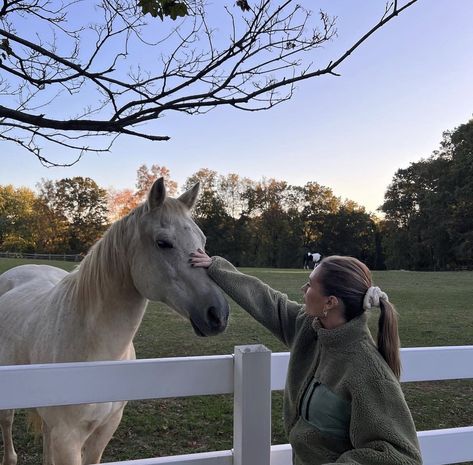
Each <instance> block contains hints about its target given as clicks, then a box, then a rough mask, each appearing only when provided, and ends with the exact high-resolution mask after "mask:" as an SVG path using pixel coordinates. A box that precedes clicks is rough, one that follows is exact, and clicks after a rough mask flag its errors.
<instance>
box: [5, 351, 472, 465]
mask: <svg viewBox="0 0 473 465" xmlns="http://www.w3.org/2000/svg"><path fill="white" fill-rule="evenodd" d="M401 360H402V364H403V375H402V378H401V380H402V381H404V382H406V381H430V380H444V379H445V380H448V379H470V378H473V362H472V361H473V346H451V347H430V348H423V347H420V348H409V349H402V350H401ZM288 362H289V353H288V352H281V353H276V354H272V355H271V352H270V351H268V350H267V349H266V348H265V347H264V346H237V347H236V348H235V357H233V356H231V355H223V356H209V357H176V358H163V359H149V360H136V361H122V362H87V363H74V364H46V365H27V366H20V365H16V366H6V367H0V393H1V396H0V409H8V408H28V407H37V406H49V405H69V404H78V403H90V402H106V401H114V400H138V399H152V398H162V397H180V396H192V395H205V394H225V393H232V392H235V412H234V419H235V421H234V440H235V443H234V446H235V450H234V451H233V452H232V451H219V452H208V453H204V454H190V455H181V456H173V457H160V458H153V459H143V460H133V461H129V462H114V464H119V463H120V464H121V465H164V464H176V465H177V464H179V465H230V464H232V465H233V463H234V464H235V465H254V464H257V465H266V464H270V465H291V463H292V452H291V447H290V445H289V444H285V445H278V446H272V447H271V448H270V447H269V444H270V434H271V429H270V428H271V425H270V422H271V397H270V390H280V389H283V388H284V382H285V378H286V372H287V366H288ZM418 436H419V441H420V444H421V449H422V454H423V458H424V465H444V464H445V465H446V464H452V463H461V462H465V461H472V460H473V445H472V444H473V426H469V427H463V428H452V429H444V430H432V431H421V432H419V433H418ZM233 455H234V459H235V460H233ZM255 457H256V458H255ZM110 465H112V464H110Z"/></svg>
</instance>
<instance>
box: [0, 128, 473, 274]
mask: <svg viewBox="0 0 473 465" xmlns="http://www.w3.org/2000/svg"><path fill="white" fill-rule="evenodd" d="M160 176H163V177H164V178H165V180H166V185H167V186H168V189H169V191H170V193H171V194H172V195H176V194H178V193H179V192H178V189H177V187H178V186H177V184H176V183H175V182H174V181H173V180H172V179H171V176H170V173H169V170H168V169H167V168H166V167H160V166H157V165H153V166H152V167H151V168H148V167H147V166H146V165H143V166H141V167H140V168H139V169H138V171H137V181H136V186H135V189H134V190H132V189H125V190H122V191H116V190H109V191H107V190H105V189H102V188H100V187H99V186H98V185H97V184H96V183H95V182H94V181H93V180H92V179H90V178H81V177H75V178H70V179H62V180H59V181H49V180H42V181H41V183H39V185H38V191H37V193H35V192H33V191H32V190H30V189H26V188H13V187H12V186H0V250H2V251H23V252H30V251H31V252H32V251H34V252H38V253H43V252H45V253H85V252H86V251H87V250H88V248H89V247H90V246H91V245H92V244H93V243H94V242H95V241H96V240H97V239H98V238H99V237H100V236H101V235H102V234H103V232H104V231H105V229H106V228H107V227H108V225H109V224H110V222H111V221H114V220H116V219H117V218H119V217H121V216H123V215H124V214H126V213H127V212H128V211H130V210H131V209H132V208H133V207H134V206H136V205H137V204H138V203H139V202H141V201H143V200H144V196H145V195H146V192H147V191H148V189H149V187H150V186H151V184H152V182H153V181H154V180H155V179H156V178H158V177H160ZM197 181H199V182H200V183H201V195H200V199H199V202H198V204H197V205H196V208H195V210H194V217H195V220H196V222H197V223H198V224H199V225H200V226H201V228H202V229H203V231H204V232H205V233H206V235H207V238H208V243H207V249H208V251H209V253H211V254H220V255H224V256H225V257H227V258H229V259H230V260H231V261H233V262H234V263H235V264H236V265H239V266H269V267H301V266H302V257H303V254H304V253H305V252H308V251H309V252H319V253H322V254H323V255H331V254H342V255H352V256H355V257H358V258H360V259H361V260H362V261H364V262H365V263H367V264H368V266H370V267H371V268H373V269H383V268H386V267H387V268H396V269H399V268H404V269H422V270H438V269H458V268H473V121H470V122H469V123H467V124H465V125H462V126H460V127H459V128H457V129H456V130H454V131H453V132H450V133H445V134H444V138H443V141H442V143H441V146H440V149H439V150H438V151H436V152H435V153H434V154H433V155H432V156H431V157H430V158H429V159H426V160H422V161H420V162H416V163H412V164H411V165H410V166H409V167H408V168H406V169H400V170H398V171H397V173H396V174H395V176H394V179H393V181H392V183H391V184H390V186H389V187H388V188H387V191H386V194H385V201H384V203H383V205H382V206H381V208H380V211H382V212H384V214H385V217H384V219H382V220H381V219H379V218H377V217H376V216H375V215H373V214H371V213H368V212H366V211H365V209H364V207H362V206H360V205H357V204H356V203H355V202H353V201H350V200H342V199H340V198H339V197H337V196H336V195H334V193H333V192H332V190H331V189H330V188H328V187H324V186H321V185H320V184H318V183H316V182H309V183H307V184H305V185H304V186H292V185H289V184H287V183H286V182H284V181H279V180H275V179H263V180H261V181H253V180H251V179H247V178H242V177H240V176H238V175H237V174H229V175H226V176H222V175H219V174H218V173H216V172H215V171H212V170H209V169H202V170H199V171H198V172H197V173H195V174H194V175H192V176H190V177H189V178H188V179H187V180H186V182H185V184H184V186H183V188H182V190H185V189H187V188H189V187H191V186H192V185H193V184H194V183H195V182H197Z"/></svg>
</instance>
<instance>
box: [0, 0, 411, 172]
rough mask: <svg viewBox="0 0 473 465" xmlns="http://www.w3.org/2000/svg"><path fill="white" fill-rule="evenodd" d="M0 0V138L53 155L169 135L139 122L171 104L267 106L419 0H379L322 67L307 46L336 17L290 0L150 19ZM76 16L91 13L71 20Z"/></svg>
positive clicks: (111, 5)
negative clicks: (353, 37) (366, 21)
mask: <svg viewBox="0 0 473 465" xmlns="http://www.w3.org/2000/svg"><path fill="white" fill-rule="evenodd" d="M2 1H3V4H2V5H1V7H0V93H1V94H2V95H3V96H6V98H2V104H1V105H0V140H4V141H9V142H16V143H18V144H19V145H20V146H21V147H23V148H25V149H26V150H28V151H29V152H31V153H32V154H33V155H35V156H36V157H38V159H39V160H40V161H41V162H42V163H44V164H55V163H52V162H50V161H49V160H48V156H47V155H45V154H44V153H43V152H44V151H45V150H47V148H48V147H49V145H50V144H51V143H52V144H58V145H60V146H62V147H64V148H65V149H67V150H72V151H77V152H78V153H79V157H78V159H80V157H81V156H82V154H83V153H85V152H87V151H108V150H110V147H111V144H106V145H105V146H104V147H100V146H95V144H93V145H92V146H89V145H88V144H86V143H84V141H86V140H88V139H93V140H94V141H95V142H96V140H97V138H98V136H101V135H102V136H103V137H106V136H107V135H109V136H110V135H112V136H114V137H113V140H115V138H116V136H118V135H121V134H125V135H131V136H134V137H140V138H145V139H148V140H152V141H165V140H168V139H169V137H168V136H166V135H156V134H153V133H150V132H149V131H147V130H146V126H142V125H143V123H146V122H148V121H152V120H155V119H157V118H159V117H160V116H162V115H163V114H165V113H169V112H170V111H177V112H184V113H188V114H199V113H200V114H202V113H206V112H207V111H209V110H211V109H213V108H216V107H219V106H224V105H226V106H233V107H235V108H238V109H242V110H247V111H260V110H266V109H269V108H272V107H273V106H275V105H278V104H280V103H282V102H284V101H286V100H288V99H290V98H291V97H292V95H293V92H294V89H295V85H296V84H297V83H298V82H301V81H304V80H307V79H312V78H316V77H318V76H322V75H333V76H338V75H339V73H338V69H339V67H340V65H341V64H342V63H344V62H345V61H346V60H347V59H348V58H349V57H350V55H351V54H352V53H353V52H355V51H356V50H357V49H358V48H359V47H360V46H361V45H362V44H363V43H365V42H366V41H367V40H368V39H369V38H370V37H371V36H372V35H373V34H375V32H376V31H378V30H379V29H380V28H382V27H383V26H384V25H385V24H386V23H388V22H389V21H391V20H393V19H394V18H395V17H397V16H398V15H399V14H400V13H402V12H403V11H405V10H406V9H407V8H409V7H410V6H411V5H413V4H414V3H415V2H416V1H417V0H406V1H405V2H400V1H398V0H394V1H391V2H389V3H386V5H385V8H384V9H383V10H382V11H380V19H379V21H378V22H377V23H376V24H374V25H373V26H372V27H371V28H370V29H369V30H368V31H367V32H366V33H365V34H364V35H363V36H362V37H361V38H360V39H359V40H357V41H356V42H355V43H354V44H353V45H352V46H351V47H350V48H348V49H347V50H346V51H345V52H343V53H341V54H340V55H339V56H335V57H334V58H333V59H332V60H331V61H329V62H328V63H327V64H326V65H324V66H320V65H319V66H318V67H316V66H315V65H314V63H316V59H315V55H314V53H315V52H316V50H317V49H318V48H320V47H323V46H325V45H327V44H328V43H330V41H332V40H333V39H334V37H335V36H336V33H337V31H336V28H335V19H334V18H332V17H330V16H329V15H328V14H327V13H325V12H320V14H319V15H318V16H317V15H313V14H312V13H311V12H310V11H307V10H305V9H304V8H302V7H301V6H300V5H298V4H296V3H295V2H294V1H293V0H284V1H271V0H255V1H256V4H250V3H249V2H246V1H245V2H237V3H236V4H235V3H234V2H229V4H228V5H221V6H220V5H219V6H215V7H212V9H210V8H209V7H205V6H204V3H203V0H193V1H192V2H186V4H187V5H189V6H188V15H187V16H186V17H185V18H183V19H180V20H178V22H176V23H171V21H170V20H166V21H164V22H160V23H159V24H158V23H156V22H155V20H152V21H151V22H150V23H149V24H148V23H147V21H146V20H147V18H146V17H144V16H143V14H142V13H141V12H140V11H139V8H137V1H136V0H113V1H112V0H97V1H98V2H99V3H98V4H97V5H96V6H95V7H94V8H92V7H91V4H90V2H84V1H83V0H71V1H69V2H64V0H2ZM191 3H192V8H191V6H190V4H191ZM218 8H221V9H222V11H221V13H222V14H221V15H220V16H218V15H217V14H216V10H217V9H218ZM79 12H80V15H78V13H79ZM85 13H87V14H85ZM78 17H86V18H87V20H86V21H85V22H84V24H79V25H78V24H77V18H78ZM91 19H92V21H91ZM94 19H95V21H94ZM45 26H48V27H45ZM36 31H42V32H41V35H39V33H38V34H37V33H36ZM143 61H144V62H143ZM138 125H140V128H141V129H140V130H137V129H136V128H137V126H138ZM113 140H112V143H113Z"/></svg>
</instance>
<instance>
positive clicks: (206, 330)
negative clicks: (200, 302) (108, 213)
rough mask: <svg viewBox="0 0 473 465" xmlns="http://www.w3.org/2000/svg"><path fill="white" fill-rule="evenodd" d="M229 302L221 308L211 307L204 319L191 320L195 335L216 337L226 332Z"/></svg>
mask: <svg viewBox="0 0 473 465" xmlns="http://www.w3.org/2000/svg"><path fill="white" fill-rule="evenodd" d="M228 314H229V306H228V302H226V301H225V303H224V304H223V305H221V306H219V307H215V306H211V307H209V308H208V309H207V312H206V314H205V317H204V318H191V319H190V322H191V325H192V327H193V328H194V332H195V334H197V336H200V337H206V336H216V335H217V334H220V333H222V332H223V331H225V328H226V327H227V323H228Z"/></svg>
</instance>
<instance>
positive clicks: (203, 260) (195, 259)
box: [189, 249, 212, 268]
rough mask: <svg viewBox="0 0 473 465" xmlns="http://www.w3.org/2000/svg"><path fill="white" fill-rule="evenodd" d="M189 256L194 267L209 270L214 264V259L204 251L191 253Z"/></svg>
mask: <svg viewBox="0 0 473 465" xmlns="http://www.w3.org/2000/svg"><path fill="white" fill-rule="evenodd" d="M189 256H190V258H189V262H190V264H191V266H193V267H196V268H208V267H209V266H210V265H211V264H212V259H211V258H210V257H209V256H208V255H207V254H206V253H205V252H204V251H203V250H202V249H197V251H196V252H191V253H190V254H189Z"/></svg>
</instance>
